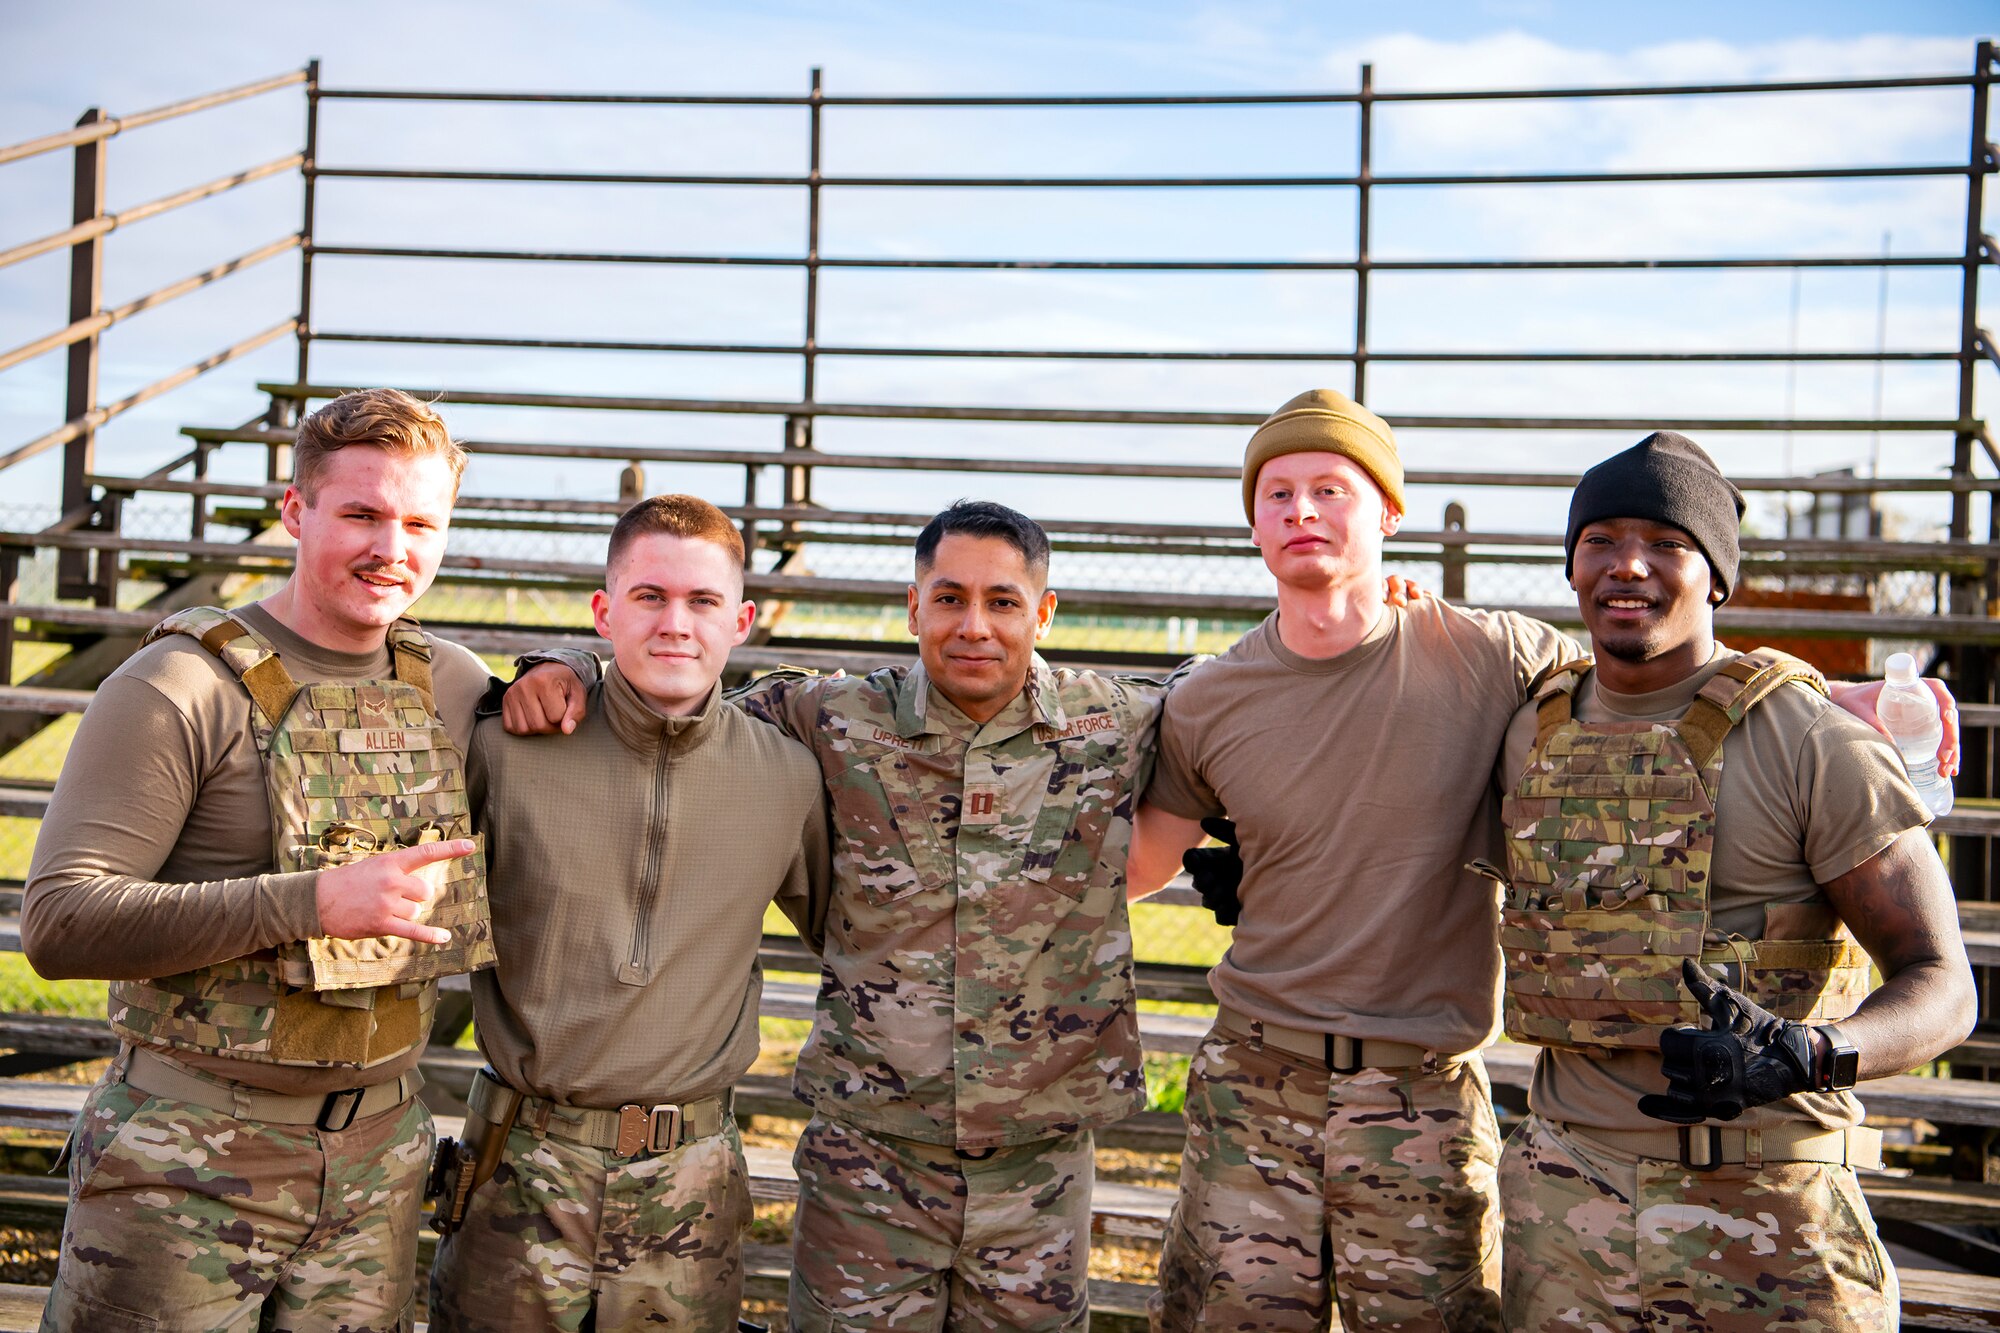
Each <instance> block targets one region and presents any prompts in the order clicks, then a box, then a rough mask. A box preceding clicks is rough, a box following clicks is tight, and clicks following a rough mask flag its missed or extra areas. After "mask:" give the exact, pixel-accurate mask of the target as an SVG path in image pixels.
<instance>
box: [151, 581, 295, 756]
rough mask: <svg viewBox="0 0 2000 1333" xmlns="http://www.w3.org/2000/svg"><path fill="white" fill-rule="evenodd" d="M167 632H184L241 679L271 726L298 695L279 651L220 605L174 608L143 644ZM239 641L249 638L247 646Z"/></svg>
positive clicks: (282, 716)
mask: <svg viewBox="0 0 2000 1333" xmlns="http://www.w3.org/2000/svg"><path fill="white" fill-rule="evenodd" d="M169 634H185V635H187V636H188V637H189V638H191V639H193V640H195V641H196V642H197V643H199V644H200V645H201V646H202V647H204V648H206V649H207V650H208V651H209V652H211V653H213V654H214V655H215V656H216V658H217V659H218V660H219V661H220V662H221V663H222V664H223V665H224V666H226V667H228V668H229V670H230V672H231V673H232V674H234V675H235V677H236V679H238V680H240V681H242V682H243V688H244V689H246V690H248V691H249V692H250V701H251V702H252V703H254V704H255V705H257V711H258V712H260V713H262V714H263V715H264V720H265V721H267V722H269V723H270V724H271V725H272V726H274V727H275V726H277V725H278V723H279V722H281V721H282V720H283V719H284V716H285V714H286V712H287V711H289V710H290V709H291V706H292V700H293V699H295V698H297V697H298V693H299V684H298V682H297V681H295V680H293V679H292V673H291V672H289V671H287V670H285V664H284V663H283V662H280V661H279V660H278V650H277V649H276V648H273V647H272V646H271V644H270V642H269V641H268V640H266V639H265V638H264V636H263V635H261V634H259V633H258V632H257V631H256V630H254V629H251V628H250V627H249V626H248V625H246V624H244V623H243V622H242V621H241V620H238V619H237V618H236V617H235V616H232V615H230V614H229V613H228V612H227V611H225V610H223V609H222V608H221V607H219V606H196V607H190V608H188V609H187V610H185V611H176V612H174V614H172V615H170V616H168V617H167V618H166V619H165V620H162V621H161V622H160V623H159V624H157V625H155V626H153V628H152V629H151V630H149V631H148V632H147V634H146V638H145V640H144V643H151V642H153V640H155V639H160V638H164V637H166V636H167V635H169ZM241 640H248V643H247V645H246V644H244V643H242V642H239V641H241ZM141 646H144V645H143V644H142V645H141Z"/></svg>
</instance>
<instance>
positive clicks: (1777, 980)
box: [1476, 649, 1869, 1052]
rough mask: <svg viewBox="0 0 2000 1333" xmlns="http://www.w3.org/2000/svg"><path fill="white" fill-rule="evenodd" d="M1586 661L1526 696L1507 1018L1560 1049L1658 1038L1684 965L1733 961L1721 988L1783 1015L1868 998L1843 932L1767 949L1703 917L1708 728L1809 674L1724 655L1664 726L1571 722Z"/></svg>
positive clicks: (1678, 1003)
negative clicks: (1530, 734) (1528, 710)
mask: <svg viewBox="0 0 2000 1333" xmlns="http://www.w3.org/2000/svg"><path fill="white" fill-rule="evenodd" d="M1588 666H1589V663H1588V662H1587V661H1585V662H1573V663H1569V664H1568V665H1567V666H1565V667H1564V668H1562V671H1561V674H1559V675H1557V676H1556V677H1555V678H1554V679H1553V681H1552V683H1551V685H1550V687H1549V688H1548V689H1546V690H1545V691H1543V693H1542V694H1541V696H1540V702H1539V704H1538V708H1537V727H1536V737H1535V745H1534V748H1533V750H1532V751H1531V752H1530V753H1529V757H1528V763H1527V768H1526V770H1525V771H1524V772H1523V773H1522V774H1521V777H1520V780H1519V781H1518V782H1517V783H1516V784H1515V787H1514V789H1513V791H1512V792H1510V793H1509V794H1508V796H1507V798H1506V800H1505V801H1504V802H1503V804H1502V808H1501V819H1502V822H1503V823H1504V824H1505V826H1506V829H1507V832H1508V839H1507V869H1506V871H1505V872H1504V873H1502V872H1500V871H1499V870H1498V869H1496V868H1494V867H1492V866H1488V865H1486V864H1485V863H1483V862H1482V863H1479V864H1478V865H1477V866H1476V868H1478V869H1481V870H1482V871H1484V872H1485V873H1487V874H1489V875H1490V876H1491V877H1492V878H1494V879H1496V880H1499V881H1500V883H1501V885H1502V886H1503V889H1504V893H1503V902H1502V906H1501V923H1500V947H1501V952H1502V953H1503V954H1504V955H1505V957H1506V964H1507V981H1506V1010H1505V1012H1506V1027H1507V1035H1508V1036H1510V1037H1512V1038H1513V1039H1514V1040H1516V1041H1522V1042H1531V1043H1534V1044H1536V1045H1541V1046H1549V1047H1554V1048H1556V1049H1560V1050H1571V1051H1583V1052H1589V1051H1592V1050H1598V1051H1602V1050H1603V1049H1605V1048H1608V1047H1635V1048H1643V1049H1658V1047H1659V1044H1660V1036H1659V1034H1660V1032H1661V1031H1662V1030H1663V1029H1665V1028H1667V1027H1671V1026H1674V1025H1676V1024H1683V1023H1695V1022H1697V1021H1698V1020H1699V1019H1700V1017H1701V1014H1700V1009H1699V1006H1697V1005H1696V1004H1695V1002H1694V999H1693V997H1692V996H1690V995H1689V994H1688V993H1687V991H1686V989H1685V988H1684V987H1683V986H1682V985H1681V961H1682V960H1683V959H1686V958H1699V959H1700V960H1701V961H1703V962H1704V963H1720V964H1723V965H1724V966H1725V967H1728V968H1730V969H1731V971H1730V982H1731V984H1732V985H1734V986H1736V987H1737V988H1738V989H1739V990H1742V991H1743V992H1744V993H1746V994H1748V995H1749V996H1750V997H1751V998H1753V999H1755V1000H1756V1001H1757V1002H1758V1003H1759V1004H1762V1005H1764V1006H1765V1007H1766V1008H1768V1009H1770V1010H1771V1011H1772V1012H1773V1013H1776V1014H1778V1015H1779V1016H1780V1017H1783V1018H1790V1019H1793V1020H1795V1021H1798V1022H1833V1021H1837V1020H1839V1019H1841V1018H1845V1017H1847V1016H1848V1015H1849V1014H1851V1013H1852V1012H1853V1011H1854V1009H1855V1008H1856V1006H1858V1005H1859V1003H1860V1001H1861V999H1862V997H1864V996H1865V995H1866V994H1867V992H1868V981H1869V961H1868V956H1867V954H1866V953H1865V952H1863V951H1862V949H1861V947H1860V946H1859V945H1858V944H1856V943H1855V942H1854V940H1853V939H1852V938H1851V937H1850V936H1847V935H1846V934H1845V933H1844V932H1843V933H1842V934H1841V935H1839V936H1836V937H1834V938H1829V939H1823V940H1786V941H1773V942H1769V943H1765V942H1759V941H1751V940H1748V939H1744V938H1741V937H1731V938H1724V937H1723V936H1722V935H1721V934H1720V933H1718V932H1716V931H1713V930H1711V929H1710V926H1709V887H1710V886H1709V867H1710V862H1711V861H1712V859H1713V856H1714V850H1715V793H1716V792H1717V790H1719V788H1720V784H1721V781H1722V760H1723V745H1722V742H1723V739H1724V737H1726V736H1727V734H1728V732H1729V730H1730V729H1731V728H1732V727H1734V726H1735V725H1736V724H1737V723H1739V722H1741V721H1742V720H1743V718H1744V716H1745V715H1746V714H1747V713H1748V711H1749V710H1750V708H1751V707H1753V706H1754V705H1755V704H1756V703H1757V702H1758V701H1759V700H1761V699H1763V698H1766V697H1768V696H1769V695H1770V693H1771V692H1772V691H1774V690H1777V689H1779V688H1782V687H1783V686H1785V685H1787V684H1790V683H1792V682H1800V683H1803V684H1804V685H1806V686H1812V687H1817V688H1819V689H1820V690H1821V691H1822V692H1824V690H1825V685H1824V682H1823V681H1821V680H1820V678H1819V675H1818V673H1817V672H1815V671H1813V669H1812V668H1811V667H1809V666H1806V665H1805V664H1804V663H1802V662H1799V661H1797V660H1796V659H1794V658H1789V657H1786V656H1784V655H1783V654H1781V653H1776V652H1773V651H1771V650H1769V649H1760V650H1759V651H1758V652H1755V653H1746V654H1744V655H1743V656H1741V657H1739V658H1736V659H1734V660H1732V661H1731V662H1730V663H1729V664H1728V665H1726V666H1724V667H1723V668H1722V670H1721V671H1719V672H1718V673H1716V675H1715V676H1714V678H1713V679H1711V680H1709V681H1708V682H1707V683H1706V684H1704V685H1703V686H1702V689H1701V692H1700V694H1699V695H1698V696H1697V697H1696V699H1695V701H1694V704H1693V706H1692V707H1690V708H1689V710H1688V711H1687V713H1686V714H1684V715H1683V716H1682V717H1681V718H1680V720H1679V721H1677V722H1673V723H1662V722H1603V723H1584V722H1579V721H1577V720H1575V718H1574V716H1573V714H1572V710H1571V700H1572V696H1573V692H1574V690H1575V689H1576V686H1577V684H1578V682H1579V681H1580V680H1581V678H1582V673H1583V671H1584V670H1585V669H1587V668H1588Z"/></svg>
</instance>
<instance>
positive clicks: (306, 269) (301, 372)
mask: <svg viewBox="0 0 2000 1333" xmlns="http://www.w3.org/2000/svg"><path fill="white" fill-rule="evenodd" d="M299 175H300V176H301V177H303V179H304V183H305V188H304V190H303V195H304V202H303V204H302V205H301V210H300V217H299V363H298V374H297V376H296V377H295V379H294V382H295V383H298V384H309V383H311V379H310V378H309V373H310V367H311V360H312V290H313V289H312V279H313V216H314V204H315V199H314V195H315V193H316V190H317V187H318V183H319V61H318V59H317V58H315V59H313V60H309V61H307V62H306V147H305V161H304V162H301V163H300V164H299ZM302 406H303V404H300V403H297V402H288V403H287V404H286V406H285V409H284V411H285V420H284V421H282V422H278V423H274V424H279V425H285V426H296V425H297V424H298V416H299V410H300V408H301V407H302ZM291 474H292V460H291V450H289V449H272V450H270V451H269V452H268V453H267V454H266V456H265V476H266V478H267V479H268V480H271V481H283V480H285V479H287V478H288V477H290V476H291Z"/></svg>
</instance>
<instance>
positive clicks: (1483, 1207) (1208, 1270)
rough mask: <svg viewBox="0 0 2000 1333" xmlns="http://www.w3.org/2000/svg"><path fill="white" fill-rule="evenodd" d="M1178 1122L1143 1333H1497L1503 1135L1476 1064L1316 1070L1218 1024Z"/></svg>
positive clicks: (1474, 1060) (1316, 1065)
mask: <svg viewBox="0 0 2000 1333" xmlns="http://www.w3.org/2000/svg"><path fill="white" fill-rule="evenodd" d="M1186 1119H1187V1149H1186V1152H1185V1154H1184V1155H1183V1156H1182V1159H1181V1183H1180V1200H1179V1202H1178V1203H1177V1204H1175V1206H1174V1215H1173V1220H1172V1221H1171V1222H1170V1223H1169V1224H1168V1227H1167V1237H1166V1244H1165V1246H1164V1248H1163V1249H1162V1251H1161V1255H1160V1290H1159V1292H1158V1294H1156V1295H1155V1296H1154V1298H1153V1301H1152V1308H1151V1314H1152V1321H1153V1328H1154V1330H1155V1333H1188V1331H1189V1330H1194V1329H1231V1330H1251V1329H1271V1330H1294V1329H1296V1330H1302V1331H1306V1330H1319V1329H1324V1328H1328V1327H1330V1326H1338V1327H1348V1328H1357V1329H1361V1328H1372V1329H1410V1330H1419V1329H1421V1330H1438V1329H1442V1330H1452V1331H1454V1333H1457V1331H1458V1330H1480V1331H1481V1333H1486V1331H1487V1330H1495V1331H1497V1330H1498V1329H1499V1328H1500V1281H1499V1279H1500V1257H1499V1252H1498V1251H1499V1240H1500V1207H1499V1200H1498V1198H1497V1196H1496V1193H1495V1167H1496V1164H1497V1161H1498V1159H1499V1155H1500V1132H1499V1128H1498V1126H1497V1125H1496V1124H1495V1123H1494V1119H1493V1099H1492V1092H1491V1090H1490V1089H1489V1088H1488V1086H1487V1082H1486V1068H1485V1066H1484V1065H1483V1064H1481V1063H1480V1061H1479V1058H1478V1057H1477V1056H1473V1057H1471V1058H1469V1059H1465V1060H1455V1061H1450V1062H1447V1063H1445V1064H1442V1065H1440V1066H1438V1067H1437V1068H1435V1069H1429V1070H1426V1069H1423V1068H1412V1069H1392V1070H1383V1069H1362V1070H1361V1071H1359V1072H1358V1073H1354V1074H1330V1073H1329V1072H1328V1070H1327V1067H1326V1064H1325V1063H1324V1062H1323V1061H1314V1060H1311V1059H1307V1058H1304V1057H1301V1056H1297V1055H1290V1054H1285V1053H1282V1052H1278V1051H1274V1050H1271V1049H1269V1048H1267V1047H1264V1046H1262V1045H1261V1044H1258V1043H1255V1042H1253V1041H1251V1040H1249V1039H1239V1038H1237V1037H1234V1036H1231V1035H1229V1034H1226V1033H1224V1032H1221V1031H1219V1030H1218V1031H1215V1032H1211V1033H1210V1034H1209V1035H1208V1038H1207V1040H1205V1041H1204V1042H1203V1043H1202V1047H1201V1051H1200V1053H1199V1054H1198V1055H1197V1056H1196V1057H1195V1060H1194V1063H1193V1065H1192V1067H1191V1068H1190V1069H1189V1071H1188V1093H1187V1106H1186ZM1336 1301H1337V1302H1338V1305H1339V1311H1340V1321H1339V1324H1338V1325H1332V1324H1331V1322H1330V1321H1331V1320H1332V1315H1333V1306H1334V1304H1335V1303H1336Z"/></svg>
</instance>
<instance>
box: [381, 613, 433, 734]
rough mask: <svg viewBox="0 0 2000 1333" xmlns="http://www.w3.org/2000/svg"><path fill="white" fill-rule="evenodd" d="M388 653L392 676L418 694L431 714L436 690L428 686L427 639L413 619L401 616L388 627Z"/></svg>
mask: <svg viewBox="0 0 2000 1333" xmlns="http://www.w3.org/2000/svg"><path fill="white" fill-rule="evenodd" d="M389 652H390V654H391V657H392V659H393V663H394V667H395V671H396V679H397V680H400V681H402V682H403V683H404V684H405V685H408V686H409V687H410V688H411V689H413V690H415V691H416V692H417V693H418V694H421V695H422V696H423V697H424V707H425V708H426V709H427V710H429V711H430V713H431V714H432V715H433V716H435V715H436V713H437V691H436V690H435V689H433V688H432V686H431V641H430V640H429V639H426V638H425V637H424V635H423V631H422V630H420V629H418V628H417V622H416V621H414V620H412V619H410V618H409V617H408V616H404V617H403V618H402V619H401V620H398V621H397V622H396V623H395V624H393V625H391V626H389Z"/></svg>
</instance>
